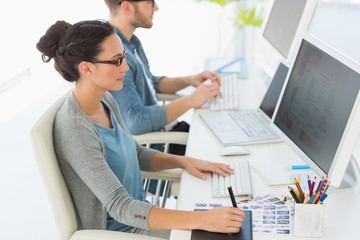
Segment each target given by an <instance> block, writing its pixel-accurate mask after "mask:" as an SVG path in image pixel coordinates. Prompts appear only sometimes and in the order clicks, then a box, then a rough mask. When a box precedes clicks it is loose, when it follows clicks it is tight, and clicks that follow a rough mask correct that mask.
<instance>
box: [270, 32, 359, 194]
mask: <svg viewBox="0 0 360 240" xmlns="http://www.w3.org/2000/svg"><path fill="white" fill-rule="evenodd" d="M359 89H360V66H359V65H357V64H355V63H354V62H352V61H350V60H349V59H347V58H345V57H344V56H343V55H342V54H340V53H339V52H337V51H335V50H334V49H332V48H330V47H329V46H327V45H325V44H324V43H322V42H320V41H319V40H317V39H315V38H313V37H311V36H309V35H307V36H305V37H304V39H303V40H302V42H301V45H300V48H299V51H298V53H297V56H296V59H295V62H294V65H293V67H292V69H291V71H290V73H289V76H288V80H287V84H286V87H285V89H284V90H283V95H282V97H281V100H280V102H279V104H278V107H277V110H276V111H275V116H274V118H273V125H272V126H274V128H275V129H276V130H277V132H278V133H279V135H280V136H281V137H282V138H283V139H284V140H285V142H286V143H288V145H289V146H290V147H292V148H293V149H294V150H295V152H296V153H297V154H298V155H299V156H300V157H301V158H302V159H303V160H304V161H305V162H306V163H308V164H309V165H310V166H311V168H312V169H313V170H314V171H315V172H316V173H317V174H318V175H319V176H325V175H328V176H329V179H330V181H331V185H332V186H335V187H338V186H340V184H341V182H342V180H343V176H344V173H345V170H346V169H347V167H348V164H349V160H350V158H351V156H352V152H353V148H354V146H355V144H356V142H357V139H358V136H359V133H360V124H359V122H360V106H359V100H360V97H359Z"/></svg>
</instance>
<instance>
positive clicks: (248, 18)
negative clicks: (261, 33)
mask: <svg viewBox="0 0 360 240" xmlns="http://www.w3.org/2000/svg"><path fill="white" fill-rule="evenodd" d="M263 21H264V10H263V9H261V10H260V11H258V12H257V10H256V7H252V8H249V9H243V8H242V7H238V8H237V12H236V15H235V18H234V25H235V27H237V28H238V29H243V28H244V27H245V26H253V27H260V26H261V24H262V23H263Z"/></svg>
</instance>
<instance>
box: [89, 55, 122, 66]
mask: <svg viewBox="0 0 360 240" xmlns="http://www.w3.org/2000/svg"><path fill="white" fill-rule="evenodd" d="M126 56H127V51H124V52H123V53H122V55H120V56H119V58H118V59H116V60H94V61H91V63H104V64H112V65H115V66H117V67H120V65H121V64H122V63H123V60H124V59H125V58H126Z"/></svg>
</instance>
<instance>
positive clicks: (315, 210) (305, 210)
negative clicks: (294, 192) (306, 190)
mask: <svg viewBox="0 0 360 240" xmlns="http://www.w3.org/2000/svg"><path fill="white" fill-rule="evenodd" d="M323 222H324V205H323V204H301V203H298V204H295V211H294V222H293V235H294V236H297V237H322V236H323Z"/></svg>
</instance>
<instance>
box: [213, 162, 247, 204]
mask: <svg viewBox="0 0 360 240" xmlns="http://www.w3.org/2000/svg"><path fill="white" fill-rule="evenodd" d="M229 166H230V167H231V168H232V169H234V174H232V175H229V176H227V177H223V176H221V175H219V174H216V173H213V174H212V195H213V197H228V196H229V193H228V191H227V187H228V185H229V184H231V186H232V188H233V191H234V195H235V196H247V197H248V198H252V196H253V191H252V183H251V175H250V166H249V162H248V161H246V160H241V161H234V162H231V163H229Z"/></svg>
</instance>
